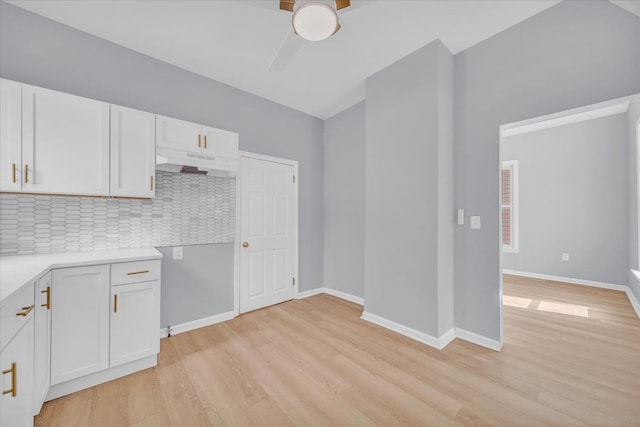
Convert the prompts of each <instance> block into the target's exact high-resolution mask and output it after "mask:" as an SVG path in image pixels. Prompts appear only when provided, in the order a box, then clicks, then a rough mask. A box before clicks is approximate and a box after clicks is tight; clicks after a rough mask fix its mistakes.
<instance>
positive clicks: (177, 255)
mask: <svg viewBox="0 0 640 427" xmlns="http://www.w3.org/2000/svg"><path fill="white" fill-rule="evenodd" d="M183 255H184V251H183V247H182V246H176V247H175V248H173V259H182V258H183Z"/></svg>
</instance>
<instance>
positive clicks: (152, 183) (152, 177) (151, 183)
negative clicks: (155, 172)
mask: <svg viewBox="0 0 640 427" xmlns="http://www.w3.org/2000/svg"><path fill="white" fill-rule="evenodd" d="M151 191H153V176H152V177H151Z"/></svg>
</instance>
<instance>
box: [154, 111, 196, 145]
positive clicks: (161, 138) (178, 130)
mask: <svg viewBox="0 0 640 427" xmlns="http://www.w3.org/2000/svg"><path fill="white" fill-rule="evenodd" d="M156 138H157V139H156V145H157V146H158V147H162V148H172V149H174V150H182V151H190V152H200V151H202V149H203V148H202V147H203V144H204V138H203V137H202V126H200V125H197V124H195V123H191V122H185V121H183V120H178V119H172V118H170V117H163V116H156Z"/></svg>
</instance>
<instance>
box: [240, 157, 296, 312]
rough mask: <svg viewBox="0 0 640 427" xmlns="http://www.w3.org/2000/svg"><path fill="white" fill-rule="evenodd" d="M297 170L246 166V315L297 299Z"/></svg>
mask: <svg viewBox="0 0 640 427" xmlns="http://www.w3.org/2000/svg"><path fill="white" fill-rule="evenodd" d="M293 177H294V167H293V166H292V165H289V164H283V163H277V162H274V161H266V160H257V159H253V158H248V157H242V158H241V162H240V180H241V182H240V192H241V194H240V243H241V247H240V312H241V313H244V312H247V311H251V310H255V309H258V308H262V307H266V306H269V305H273V304H278V303H281V302H283V301H287V300H290V299H292V298H293V290H294V283H295V281H294V268H293V265H294V264H293V263H294V247H295V245H294V214H295V212H294V191H295V184H294V178H293Z"/></svg>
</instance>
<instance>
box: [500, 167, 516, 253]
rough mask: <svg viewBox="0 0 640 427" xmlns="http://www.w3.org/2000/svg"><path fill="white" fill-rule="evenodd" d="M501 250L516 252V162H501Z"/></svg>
mask: <svg viewBox="0 0 640 427" xmlns="http://www.w3.org/2000/svg"><path fill="white" fill-rule="evenodd" d="M502 249H503V250H504V251H505V252H518V161H517V160H508V161H504V162H502Z"/></svg>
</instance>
